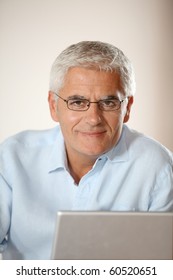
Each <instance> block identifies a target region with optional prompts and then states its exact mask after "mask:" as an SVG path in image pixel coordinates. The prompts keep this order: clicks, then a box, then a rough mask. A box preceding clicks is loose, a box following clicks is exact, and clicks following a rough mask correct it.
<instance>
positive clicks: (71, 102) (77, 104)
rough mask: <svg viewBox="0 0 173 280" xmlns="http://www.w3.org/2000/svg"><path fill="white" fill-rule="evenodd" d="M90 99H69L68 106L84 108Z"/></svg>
mask: <svg viewBox="0 0 173 280" xmlns="http://www.w3.org/2000/svg"><path fill="white" fill-rule="evenodd" d="M87 103H88V101H87V100H85V99H83V100H82V99H73V100H68V106H70V107H79V108H83V107H85V106H86V105H87Z"/></svg>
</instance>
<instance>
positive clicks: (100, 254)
mask: <svg viewBox="0 0 173 280" xmlns="http://www.w3.org/2000/svg"><path fill="white" fill-rule="evenodd" d="M52 259H54V260H55V259H56V260H86V259H89V260H101V259H104V260H133V259H135V260H172V259H173V213H160V212H157V213H155V212H58V213H57V222H56V230H55V236H54V242H53V248H52Z"/></svg>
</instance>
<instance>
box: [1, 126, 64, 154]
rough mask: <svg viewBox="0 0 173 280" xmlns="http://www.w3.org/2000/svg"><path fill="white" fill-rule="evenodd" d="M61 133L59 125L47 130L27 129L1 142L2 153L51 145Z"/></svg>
mask: <svg viewBox="0 0 173 280" xmlns="http://www.w3.org/2000/svg"><path fill="white" fill-rule="evenodd" d="M59 133H60V128H59V126H56V127H55V128H51V129H47V130H26V131H22V132H19V133H17V134H15V135H13V136H11V137H9V138H7V139H6V140H5V141H4V142H2V143H1V144H0V153H2V152H3V151H6V150H13V149H15V150H18V149H22V148H36V147H39V146H47V145H51V144H53V143H54V142H55V140H56V139H57V137H58V135H59Z"/></svg>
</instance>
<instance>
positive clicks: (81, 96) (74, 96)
mask: <svg viewBox="0 0 173 280" xmlns="http://www.w3.org/2000/svg"><path fill="white" fill-rule="evenodd" d="M72 99H87V98H86V97H85V96H83V95H78V94H75V95H71V96H69V97H67V100H72Z"/></svg>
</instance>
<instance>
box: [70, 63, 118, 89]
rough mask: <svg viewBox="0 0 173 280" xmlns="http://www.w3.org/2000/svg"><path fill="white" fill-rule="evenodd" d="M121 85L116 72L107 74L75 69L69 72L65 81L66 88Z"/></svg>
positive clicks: (81, 68)
mask: <svg viewBox="0 0 173 280" xmlns="http://www.w3.org/2000/svg"><path fill="white" fill-rule="evenodd" d="M119 85H120V76H119V74H118V73H116V72H106V71H103V70H102V71H100V70H96V69H93V68H92V69H90V68H89V69H88V68H83V67H74V68H71V69H69V70H68V72H67V74H66V75H65V79H64V87H66V86H73V87H74V86H88V87H89V86H94V87H113V88H118V87H119Z"/></svg>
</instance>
